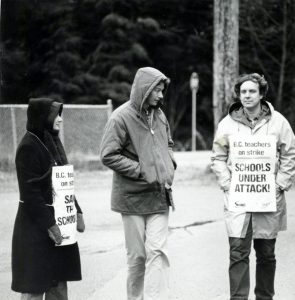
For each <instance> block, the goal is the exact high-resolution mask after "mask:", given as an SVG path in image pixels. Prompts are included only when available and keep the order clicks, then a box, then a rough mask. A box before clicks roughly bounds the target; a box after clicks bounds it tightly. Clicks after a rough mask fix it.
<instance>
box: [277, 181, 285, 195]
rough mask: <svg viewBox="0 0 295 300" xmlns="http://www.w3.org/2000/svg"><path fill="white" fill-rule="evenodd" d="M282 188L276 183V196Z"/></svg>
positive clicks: (280, 192) (281, 191)
mask: <svg viewBox="0 0 295 300" xmlns="http://www.w3.org/2000/svg"><path fill="white" fill-rule="evenodd" d="M283 191H284V190H282V189H281V187H280V186H279V185H278V184H276V198H278V197H279V196H280V195H281V194H282V193H283Z"/></svg>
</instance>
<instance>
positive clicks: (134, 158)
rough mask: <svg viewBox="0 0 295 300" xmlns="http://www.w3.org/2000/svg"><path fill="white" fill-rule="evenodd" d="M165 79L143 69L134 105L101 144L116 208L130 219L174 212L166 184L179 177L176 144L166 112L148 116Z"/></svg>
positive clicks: (118, 116)
mask: <svg viewBox="0 0 295 300" xmlns="http://www.w3.org/2000/svg"><path fill="white" fill-rule="evenodd" d="M161 80H163V81H165V82H166V81H167V78H166V76H165V75H163V74H162V73H161V72H160V71H158V70H156V69H153V68H142V69H139V70H138V72H137V74H136V76H135V79H134V82H133V85H132V90H131V95H130V100H129V101H128V102H126V103H124V104H123V105H121V106H120V107H119V108H117V109H116V110H115V111H114V112H113V114H112V115H111V117H110V119H109V121H108V123H107V125H106V127H105V131H104V135H103V139H102V143H101V160H102V162H103V164H105V165H106V166H107V167H109V168H111V169H112V170H113V171H114V174H113V185H112V196H111V208H112V210H114V211H117V212H121V213H125V214H151V213H161V212H165V211H166V210H167V208H168V204H167V199H166V192H165V184H166V185H167V184H168V185H170V186H171V185H172V182H173V177H174V165H176V164H175V162H174V158H173V152H172V146H173V141H172V139H171V135H170V129H169V124H168V121H167V119H166V117H165V115H164V113H163V112H162V110H161V109H160V108H157V109H154V110H152V111H151V113H150V114H149V115H148V116H147V115H146V114H145V112H144V111H143V109H142V106H143V103H144V101H145V100H146V99H147V97H148V95H149V94H150V93H151V91H152V90H153V89H154V88H155V86H156V85H158V84H159V82H160V81H161Z"/></svg>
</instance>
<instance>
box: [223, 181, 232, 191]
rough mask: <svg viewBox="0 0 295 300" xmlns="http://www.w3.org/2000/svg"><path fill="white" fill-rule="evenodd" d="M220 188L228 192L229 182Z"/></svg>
mask: <svg viewBox="0 0 295 300" xmlns="http://www.w3.org/2000/svg"><path fill="white" fill-rule="evenodd" d="M222 189H223V191H224V192H229V190H230V183H229V184H227V185H225V186H223V187H222Z"/></svg>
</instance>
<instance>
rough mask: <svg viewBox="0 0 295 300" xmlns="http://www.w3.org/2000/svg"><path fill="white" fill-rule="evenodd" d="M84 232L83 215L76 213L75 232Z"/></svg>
mask: <svg viewBox="0 0 295 300" xmlns="http://www.w3.org/2000/svg"><path fill="white" fill-rule="evenodd" d="M84 230H85V223H84V218H83V214H79V213H77V231H79V232H84Z"/></svg>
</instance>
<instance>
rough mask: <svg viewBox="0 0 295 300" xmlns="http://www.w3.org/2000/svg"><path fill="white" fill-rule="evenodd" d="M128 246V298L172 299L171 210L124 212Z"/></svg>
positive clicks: (148, 299)
mask: <svg viewBox="0 0 295 300" xmlns="http://www.w3.org/2000/svg"><path fill="white" fill-rule="evenodd" d="M122 219H123V225H124V232H125V243H126V250H127V264H128V276H127V298H128V300H143V299H145V300H166V299H168V292H169V288H168V268H169V260H168V256H167V237H168V211H167V212H166V213H161V214H150V215H126V214H122Z"/></svg>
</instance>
